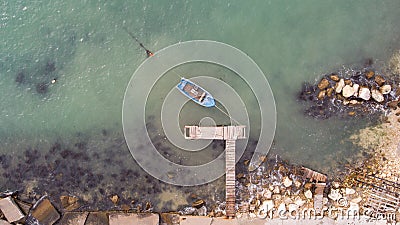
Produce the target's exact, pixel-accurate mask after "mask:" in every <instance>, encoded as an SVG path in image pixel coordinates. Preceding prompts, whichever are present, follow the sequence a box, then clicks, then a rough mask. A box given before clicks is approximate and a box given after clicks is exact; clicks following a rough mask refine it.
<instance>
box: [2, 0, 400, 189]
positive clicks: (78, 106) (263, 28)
mask: <svg viewBox="0 0 400 225" xmlns="http://www.w3.org/2000/svg"><path fill="white" fill-rule="evenodd" d="M399 10H400V2H399V1H397V0H392V1H389V0H388V1H372V0H371V1H364V0H359V1H348V0H340V1H339V0H335V1H317V0H307V1H304V0H303V1H292V0H285V1H252V2H247V1H218V2H215V1H122V0H121V1H100V0H99V1H60V0H47V1H46V0H43V1H3V2H2V3H1V7H0V40H1V41H0V141H1V146H0V152H1V153H2V154H13V155H15V156H18V154H20V153H21V154H22V152H24V151H25V150H26V149H27V148H37V149H39V152H40V151H43V152H44V151H47V150H48V149H49V146H51V145H52V144H53V143H54V142H56V141H58V142H61V143H63V144H64V145H72V146H73V145H74V144H75V143H76V142H79V141H85V142H86V143H87V145H86V148H83V149H84V150H83V151H89V150H90V151H91V152H95V151H99V152H103V151H108V150H107V149H110V148H113V149H114V150H115V152H117V153H118V152H123V153H121V154H124V155H128V157H125V159H124V160H125V162H124V163H123V164H124V165H126V166H127V167H129V165H131V164H134V161H133V159H131V158H130V157H129V152H128V150H127V149H126V146H124V144H119V143H122V142H123V134H122V124H121V112H122V101H123V95H124V91H125V88H126V85H127V83H128V81H129V79H130V78H131V76H132V74H133V73H134V71H135V69H136V68H137V67H138V66H139V65H140V63H141V62H142V61H143V60H145V57H146V56H145V54H144V52H143V50H142V49H141V48H139V47H138V45H137V43H135V42H134V41H133V40H132V39H131V38H130V37H129V36H128V35H127V34H126V33H125V31H124V30H123V27H127V28H128V29H129V30H131V31H132V32H133V33H134V34H135V35H136V36H137V37H138V38H139V39H140V40H141V41H142V42H143V44H144V45H145V46H147V47H148V48H149V49H151V50H153V51H157V50H159V49H162V48H164V47H166V46H168V45H171V44H174V43H177V42H179V41H187V40H193V39H209V40H215V41H220V42H224V43H227V44H230V45H232V46H235V47H237V48H239V49H241V50H242V51H244V52H245V53H247V54H248V55H249V56H250V57H252V58H253V59H254V60H255V62H256V63H257V64H258V65H259V66H260V68H261V69H262V70H263V72H264V73H265V74H266V77H267V79H268V81H269V82H270V85H271V87H272V90H273V92H274V96H275V99H276V105H277V112H278V122H277V130H276V138H275V143H274V146H273V148H272V150H271V153H272V154H280V155H282V156H283V157H284V158H286V159H288V160H290V161H293V162H296V163H301V164H305V165H308V166H311V167H313V168H314V169H317V170H322V171H331V170H333V169H334V168H336V167H337V165H338V162H340V161H341V160H342V159H344V158H346V157H348V156H349V155H351V154H353V153H354V152H355V151H356V149H353V150H352V149H351V146H350V145H349V144H348V142H347V141H346V137H347V136H348V135H349V134H351V133H352V132H353V131H354V130H353V129H354V128H356V127H357V126H363V123H364V121H362V120H357V119H354V120H350V121H337V120H334V119H330V120H324V121H317V120H314V119H311V118H306V117H304V115H303V113H302V110H303V107H302V105H301V104H299V103H298V102H297V101H296V93H297V92H298V91H299V90H300V88H301V83H302V82H303V81H311V82H314V81H315V80H317V79H318V77H319V76H320V75H321V74H323V73H328V72H331V71H335V70H338V69H340V68H342V66H343V65H344V66H361V65H362V63H363V61H364V60H365V59H366V58H373V59H374V60H375V61H376V64H377V65H381V64H383V63H384V62H385V61H386V60H387V59H388V57H389V56H390V55H391V54H392V52H393V51H394V50H396V49H398V48H399V47H400V46H399V43H400V42H399V37H400V27H399V26H397V24H398V23H397V22H398V21H399V19H400V13H399ZM204 72H207V69H204ZM18 74H23V75H19V78H20V79H18V82H16V78H17V77H18ZM200 74H201V72H200ZM54 78H56V79H57V82H56V83H54V84H51V80H52V79H54ZM40 84H42V86H41V87H43V86H44V87H45V88H42V89H45V90H42V91H44V92H46V93H38V91H37V87H38V85H40ZM168 85H169V84H168ZM39 87H40V86H39ZM46 87H47V89H46ZM243 88H244V89H246V88H247V87H243ZM39 89H40V88H39ZM243 91H245V90H243ZM155 99H156V98H155ZM154 101H155V102H154V103H149V104H150V107H151V105H152V104H154V105H157V104H158V102H157V100H154ZM155 108H157V107H155ZM251 113H253V114H255V116H256V115H257V112H251ZM150 114H151V113H150ZM154 115H155V116H157V112H154ZM184 120H185V121H190V118H185V119H184ZM253 123H255V124H256V123H257V121H255V122H253ZM156 129H159V127H156ZM102 134H103V135H102ZM105 134H107V135H105ZM104 136H107V138H105V137H104ZM121 141H122V142H121ZM99 143H100V144H99ZM115 143H117V144H115ZM29 146H31V147H29ZM32 146H33V147H32ZM105 146H106V147H105ZM110 146H112V147H110ZM43 149H45V150H43ZM85 149H86V150H85ZM88 149H89V150H88ZM17 158H18V157H16V159H15V160H17ZM205 158H207V159H208V157H205ZM96 163H97V164H96ZM98 163H99V162H97V161H95V160H94V161H91V162H90V163H88V165H87V168H95V169H93V170H98V172H99V173H100V172H101V169H99V168H98V167H99V165H98ZM15 164H16V163H15ZM108 166H109V167H107V168H109V170H113V171H114V170H115V171H118V170H116V169H115V168H114V167H113V165H108ZM132 168H133V169H134V170H135V169H137V167H136V166H132ZM3 173H4V171H3ZM110 174H111V173H110ZM110 176H111V175H110ZM6 182H7V180H6V179H5V180H4V178H3V180H2V181H1V184H2V185H1V186H2V187H4V188H6V187H7V184H6ZM9 188H12V187H9Z"/></svg>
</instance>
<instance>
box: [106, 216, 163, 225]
mask: <svg viewBox="0 0 400 225" xmlns="http://www.w3.org/2000/svg"><path fill="white" fill-rule="evenodd" d="M109 221H110V225H121V224H124V225H158V224H159V222H160V219H159V216H158V214H154V213H110V214H109Z"/></svg>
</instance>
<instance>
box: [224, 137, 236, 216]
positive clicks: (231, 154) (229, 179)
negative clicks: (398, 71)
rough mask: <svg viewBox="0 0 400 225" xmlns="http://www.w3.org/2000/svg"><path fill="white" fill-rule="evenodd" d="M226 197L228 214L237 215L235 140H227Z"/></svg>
mask: <svg viewBox="0 0 400 225" xmlns="http://www.w3.org/2000/svg"><path fill="white" fill-rule="evenodd" d="M225 144H226V146H225V157H226V158H225V198H226V216H228V217H235V214H236V213H235V212H236V210H235V200H236V197H235V180H236V175H235V164H236V163H235V147H236V141H235V140H226V142H225Z"/></svg>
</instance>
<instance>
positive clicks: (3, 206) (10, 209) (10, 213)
mask: <svg viewBox="0 0 400 225" xmlns="http://www.w3.org/2000/svg"><path fill="white" fill-rule="evenodd" d="M0 210H1V211H2V212H3V214H4V216H5V217H6V219H7V221H8V222H10V223H13V222H17V221H20V220H22V219H23V218H24V217H25V215H24V214H23V213H22V211H21V209H20V208H19V207H18V205H17V204H16V203H15V202H14V200H13V198H12V197H11V196H8V197H6V198H3V199H1V200H0Z"/></svg>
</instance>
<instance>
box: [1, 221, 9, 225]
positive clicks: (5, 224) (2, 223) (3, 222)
mask: <svg viewBox="0 0 400 225" xmlns="http://www.w3.org/2000/svg"><path fill="white" fill-rule="evenodd" d="M0 225H11V223H9V222H7V221H5V220H0Z"/></svg>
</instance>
